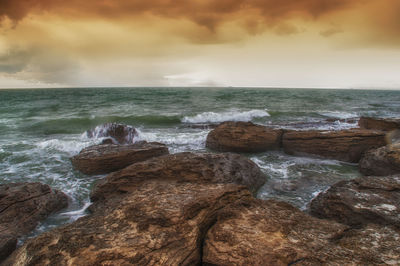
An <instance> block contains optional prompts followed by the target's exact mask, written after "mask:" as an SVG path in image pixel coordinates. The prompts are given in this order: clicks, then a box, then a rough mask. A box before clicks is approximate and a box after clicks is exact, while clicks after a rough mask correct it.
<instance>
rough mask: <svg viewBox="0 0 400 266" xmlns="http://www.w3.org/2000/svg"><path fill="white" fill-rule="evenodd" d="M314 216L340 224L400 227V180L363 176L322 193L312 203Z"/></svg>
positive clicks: (397, 177) (340, 183) (394, 177)
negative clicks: (371, 224) (374, 224)
mask: <svg viewBox="0 0 400 266" xmlns="http://www.w3.org/2000/svg"><path fill="white" fill-rule="evenodd" d="M310 210H311V214H313V215H314V216H316V217H319V218H327V219H333V220H336V221H338V222H340V223H344V224H348V225H352V226H360V225H366V224H369V223H376V224H383V225H392V226H395V227H397V228H400V218H399V217H400V177H399V176H387V177H361V178H357V179H355V180H351V181H342V182H339V183H336V184H335V185H333V186H332V187H331V188H330V189H328V190H327V191H325V192H323V193H321V194H319V195H318V196H317V197H316V198H315V199H313V200H312V202H311V204H310Z"/></svg>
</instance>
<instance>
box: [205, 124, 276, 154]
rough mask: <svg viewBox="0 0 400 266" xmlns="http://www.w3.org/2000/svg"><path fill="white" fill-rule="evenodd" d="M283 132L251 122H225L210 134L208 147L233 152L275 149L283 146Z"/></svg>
mask: <svg viewBox="0 0 400 266" xmlns="http://www.w3.org/2000/svg"><path fill="white" fill-rule="evenodd" d="M282 132H283V131H282V130H281V129H272V128H268V127H265V126H260V125H255V124H253V123H251V122H224V123H222V124H220V125H219V126H218V127H217V128H215V129H214V130H212V131H211V132H210V133H209V134H208V136H207V141H206V147H207V148H210V149H212V150H217V151H232V152H262V151H268V150H274V149H279V148H280V146H281V137H282Z"/></svg>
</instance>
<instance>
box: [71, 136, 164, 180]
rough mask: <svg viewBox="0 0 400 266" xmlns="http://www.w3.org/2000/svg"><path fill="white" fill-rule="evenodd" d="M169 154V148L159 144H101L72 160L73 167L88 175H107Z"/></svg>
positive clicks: (82, 152)
mask: <svg viewBox="0 0 400 266" xmlns="http://www.w3.org/2000/svg"><path fill="white" fill-rule="evenodd" d="M165 154H168V148H167V146H165V145H164V144H161V143H157V142H149V143H148V142H138V143H135V144H129V145H116V144H100V145H95V146H90V147H88V148H85V149H83V150H82V151H81V152H80V153H79V154H78V155H76V156H74V157H72V158H71V162H72V165H73V166H74V168H76V169H77V170H79V171H81V172H82V173H84V174H87V175H95V174H107V173H111V172H114V171H117V170H120V169H123V168H125V167H127V166H129V165H131V164H133V163H136V162H141V161H144V160H147V159H149V158H152V157H156V156H161V155H165Z"/></svg>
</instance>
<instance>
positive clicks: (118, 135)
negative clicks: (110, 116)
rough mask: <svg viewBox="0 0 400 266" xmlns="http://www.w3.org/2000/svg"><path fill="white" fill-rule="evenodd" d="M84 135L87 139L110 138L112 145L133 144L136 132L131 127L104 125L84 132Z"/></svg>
mask: <svg viewBox="0 0 400 266" xmlns="http://www.w3.org/2000/svg"><path fill="white" fill-rule="evenodd" d="M86 135H87V137H88V138H104V137H110V139H111V140H112V142H113V143H114V144H133V143H135V141H136V140H135V138H136V137H137V131H136V129H135V128H133V127H132V126H128V125H123V124H117V123H106V124H103V125H100V126H97V127H96V128H95V129H92V130H88V131H86ZM108 142H109V141H108Z"/></svg>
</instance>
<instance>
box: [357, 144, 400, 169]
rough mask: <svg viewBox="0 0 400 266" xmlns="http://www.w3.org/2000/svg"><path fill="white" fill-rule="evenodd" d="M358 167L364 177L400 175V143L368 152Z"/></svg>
mask: <svg viewBox="0 0 400 266" xmlns="http://www.w3.org/2000/svg"><path fill="white" fill-rule="evenodd" d="M358 167H359V170H360V172H361V173H362V174H364V175H375V176H387V175H394V174H400V143H398V144H393V145H387V146H384V147H381V148H378V149H375V150H370V151H368V152H366V153H365V154H364V156H363V157H362V158H361V160H360V163H359V164H358Z"/></svg>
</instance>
